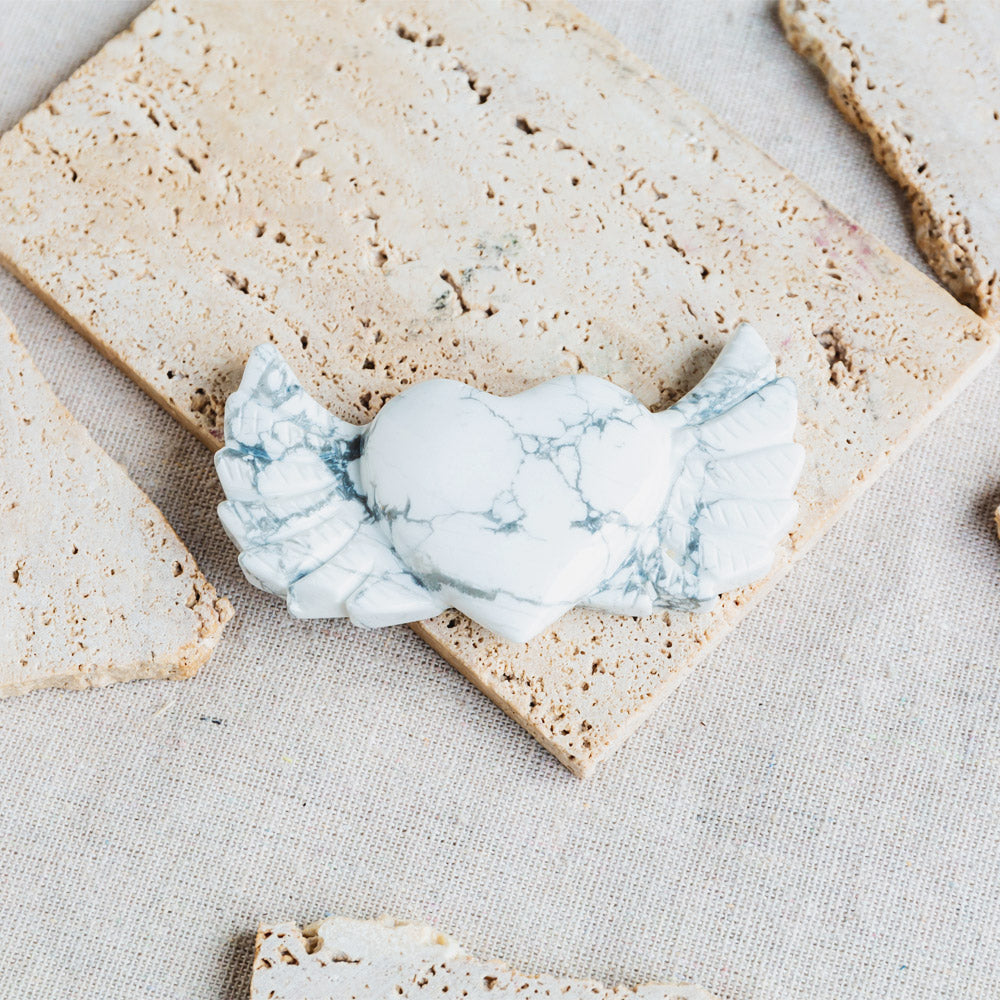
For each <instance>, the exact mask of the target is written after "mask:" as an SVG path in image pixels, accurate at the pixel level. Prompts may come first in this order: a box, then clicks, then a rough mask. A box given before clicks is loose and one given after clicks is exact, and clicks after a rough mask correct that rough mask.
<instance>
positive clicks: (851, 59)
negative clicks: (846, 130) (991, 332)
mask: <svg viewBox="0 0 1000 1000" xmlns="http://www.w3.org/2000/svg"><path fill="white" fill-rule="evenodd" d="M780 11H781V21H782V24H783V25H784V28H785V34H786V35H787V36H788V40H789V41H790V42H791V43H792V45H793V46H794V47H795V49H796V50H797V51H798V52H800V53H801V54H802V55H804V56H805V57H806V58H807V59H809V60H810V61H811V62H813V63H814V64H815V65H816V66H818V67H819V69H820V71H821V72H822V73H823V75H824V76H825V77H826V81H827V85H828V87H829V91H830V96H831V97H832V98H833V100H834V103H835V104H836V105H837V107H838V108H839V109H840V110H841V112H843V114H844V117H845V118H847V120H848V121H849V122H851V124H853V125H855V126H856V127H857V128H858V129H860V130H861V131H862V132H864V133H865V134H866V135H867V136H868V137H869V138H870V139H871V142H872V148H873V149H874V151H875V155H876V157H877V158H878V160H879V162H880V163H881V164H882V166H883V167H885V169H886V171H887V172H888V173H889V175H890V176H891V177H892V178H893V180H895V181H896V182H897V183H898V184H899V185H900V187H902V189H903V191H904V192H905V194H906V196H907V198H908V199H909V200H910V203H911V207H912V211H913V225H914V229H915V230H916V238H917V244H918V245H919V247H920V249H921V250H922V251H923V253H924V256H925V257H926V258H927V260H928V262H929V263H930V265H931V267H932V268H934V271H935V272H936V273H937V275H938V277H940V279H941V280H942V281H943V282H944V283H945V285H946V286H947V287H948V288H950V289H951V291H952V292H953V293H954V295H955V297H956V298H958V299H959V300H960V301H962V302H965V303H966V304H967V305H969V306H971V307H972V308H973V309H975V310H976V311H977V312H978V313H979V314H980V315H982V316H984V317H987V318H988V319H992V320H996V319H998V318H1000V2H998V0H781V4H780Z"/></svg>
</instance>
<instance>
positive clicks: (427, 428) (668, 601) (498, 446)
mask: <svg viewBox="0 0 1000 1000" xmlns="http://www.w3.org/2000/svg"><path fill="white" fill-rule="evenodd" d="M796 410H797V405H796V392H795V387H794V385H793V384H792V382H791V381H790V380H789V379H787V378H778V377H777V374H776V371H775V366H774V360H773V358H772V357H771V355H770V352H769V351H768V349H767V347H766V346H765V344H764V343H763V341H762V340H761V338H760V336H759V335H758V334H757V333H756V331H754V329H753V328H752V327H751V326H750V325H749V324H746V323H743V324H741V325H740V326H739V327H738V328H737V329H736V331H735V333H734V334H733V336H732V338H731V339H730V341H729V342H728V344H727V345H726V346H725V347H724V348H723V350H722V351H721V352H720V354H719V357H718V358H717V359H716V362H715V364H714V365H713V366H712V368H711V369H710V370H709V372H708V374H707V375H706V376H705V378H704V379H703V380H702V381H701V382H700V383H699V384H698V385H697V386H696V387H695V388H694V389H693V390H692V391H691V392H690V393H688V394H687V395H686V396H685V397H684V398H683V399H681V400H680V401H679V402H678V403H677V404H676V405H675V406H673V407H671V408H670V409H668V410H666V411H664V412H662V413H657V414H654V413H651V412H650V411H649V410H648V409H646V407H645V406H643V405H642V404H641V403H640V402H639V401H638V400H637V399H636V398H635V397H634V396H632V395H630V394H629V393H627V392H625V391H624V390H622V389H619V388H617V387H616V386H614V385H612V384H611V383H610V382H607V381H605V380H603V379H599V378H595V377H593V376H590V375H568V376H562V377H559V378H555V379H552V380H551V381H549V382H545V383H542V384H541V385H538V386H535V387H534V388H531V389H528V390H526V391H524V392H521V393H519V394H518V395H516V396H511V397H506V398H501V397H498V396H492V395H490V394H489V393H485V392H481V391H480V390H478V389H475V388H472V387H470V386H467V385H464V384H463V383H461V382H456V381H452V380H449V379H432V380H430V381H427V382H422V383H419V384H417V385H415V386H412V387H410V388H408V389H407V390H406V391H405V392H403V393H401V394H400V395H399V396H397V397H395V398H394V399H392V400H390V401H389V402H388V403H387V404H386V405H385V406H384V407H383V408H382V410H381V411H380V412H379V414H378V415H377V416H376V417H375V419H374V420H373V421H372V422H371V423H370V424H368V425H367V426H365V427H355V426H353V425H351V424H348V423H345V422H344V421H342V420H338V419H337V418H336V417H334V416H332V415H331V414H330V413H328V412H327V411H326V410H324V409H323V408H322V407H321V406H320V405H319V404H317V403H316V402H315V401H314V400H313V399H311V398H310V397H309V396H308V395H307V393H306V392H305V390H304V389H303V388H302V386H301V384H300V383H299V381H298V379H296V377H295V375H294V374H293V373H292V371H291V369H290V368H289V367H288V365H287V364H286V363H285V362H284V360H283V359H282V357H281V355H280V354H279V353H278V351H277V350H276V349H275V348H274V347H273V346H271V345H269V344H265V345H263V346H260V347H258V348H257V349H256V350H255V351H254V352H253V354H252V355H251V358H250V361H249V363H248V364H247V368H246V371H245V373H244V376H243V381H242V383H241V385H240V388H239V390H238V391H237V392H235V393H234V394H233V395H232V396H231V397H230V399H229V401H228V403H227V405H226V447H225V448H224V449H223V450H222V451H220V452H219V453H218V455H217V456H216V468H217V470H218V474H219V478H220V480H221V482H222V486H223V489H224V490H225V493H226V497H227V500H226V502H225V503H223V504H221V506H220V508H219V514H220V517H221V518H222V522H223V524H224V525H225V528H226V530H227V532H228V533H229V535H230V537H231V538H232V539H233V541H234V542H235V543H236V545H237V546H238V547H239V549H240V550H241V552H240V565H241V566H242V568H243V571H244V573H245V574H246V576H247V578H248V579H249V580H250V581H251V582H252V583H253V584H255V585H256V586H258V587H260V588H262V589H264V590H266V591H269V592H270V593H273V594H277V595H280V596H282V597H285V598H286V600H287V603H288V609H289V611H290V612H291V613H292V614H293V615H295V616H296V617H304V618H317V617H322V618H327V617H329V618H333V617H345V616H346V617H348V618H350V619H351V621H353V622H354V623H355V624H357V625H362V626H368V627H377V626H382V625H391V624H399V623H403V622H410V621H416V620H418V619H421V618H428V617H431V616H433V615H436V614H438V613H440V612H442V611H444V610H446V609H448V608H457V609H458V610H460V611H462V612H463V613H465V614H466V615H468V616H469V617H470V618H472V619H474V620H475V621H477V622H479V623H480V624H481V625H484V626H485V627H487V628H489V629H490V630H491V631H493V632H495V633H496V634H497V635H499V636H501V637H502V638H505V639H508V640H511V641H514V642H525V641H527V640H528V639H530V638H532V637H533V636H535V635H537V634H538V633H539V632H540V631H542V630H543V629H544V628H546V627H547V626H548V625H550V624H552V622H554V621H555V620H556V619H557V618H559V617H560V616H561V615H562V614H564V613H565V612H566V611H568V610H569V609H570V608H572V607H574V606H575V605H587V606H589V607H592V608H597V609H600V610H604V611H607V612H610V613H613V614H626V615H647V614H650V613H652V612H654V611H656V610H658V609H673V610H683V611H691V610H701V609H704V608H706V607H707V606H709V605H710V604H711V603H712V602H713V601H714V600H715V598H716V597H717V596H718V595H719V594H720V593H722V592H724V591H726V590H731V589H733V588H736V587H741V586H744V585H746V584H748V583H751V582H753V581H754V580H756V579H759V578H760V577H762V576H764V575H766V573H767V572H768V571H769V569H770V567H771V564H772V561H773V557H774V548H775V546H776V545H777V543H778V542H779V541H780V539H781V538H782V536H784V535H785V534H786V533H787V532H788V531H789V530H790V528H791V527H792V525H793V524H794V522H795V518H796V514H797V505H796V503H795V501H794V499H793V493H794V489H795V485H796V483H797V482H798V477H799V473H800V471H801V468H802V461H803V452H802V449H801V448H800V447H799V446H798V445H796V444H794V443H793V436H794V432H795V425H796Z"/></svg>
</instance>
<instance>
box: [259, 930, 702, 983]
mask: <svg viewBox="0 0 1000 1000" xmlns="http://www.w3.org/2000/svg"><path fill="white" fill-rule="evenodd" d="M397 997H403V998H404V1000H416V998H417V997H428V998H431V997H435V998H438V1000H448V998H451V997H463V998H465V1000H487V998H488V1000H503V998H504V997H517V998H523V997H534V998H552V1000H556V998H565V1000H712V997H711V996H710V995H709V994H708V993H707V992H706V991H705V990H703V989H701V988H700V987H698V986H694V985H691V984H681V983H646V984H644V985H642V986H636V987H635V988H629V987H626V986H614V987H609V986H604V985H603V984H602V983H598V982H594V981H592V980H583V979H559V978H557V977H555V976H525V975H522V974H521V973H519V972H516V971H515V970H514V969H511V968H509V967H508V966H506V965H504V964H503V963H501V962H495V961H485V960H483V959H479V958H474V957H472V956H471V955H469V954H468V953H467V952H466V950H465V949H464V948H463V947H462V945H460V944H459V943H458V942H457V941H455V940H454V939H453V938H450V937H448V935H446V934H442V933H440V932H439V931H436V930H434V928H432V927H428V926H426V925H424V924H416V923H400V922H397V921H394V920H391V919H390V918H388V917H382V918H381V919H379V920H351V919H348V918H346V917H328V918H327V919H325V920H323V921H321V922H319V923H317V924H313V925H311V926H309V927H305V928H302V929H299V928H298V927H297V926H296V925H295V924H290V923H285V924H273V925H267V924H265V925H262V926H261V928H260V930H259V931H258V933H257V945H256V952H255V955H254V963H253V980H252V982H251V985H250V1000H396V998H397Z"/></svg>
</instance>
